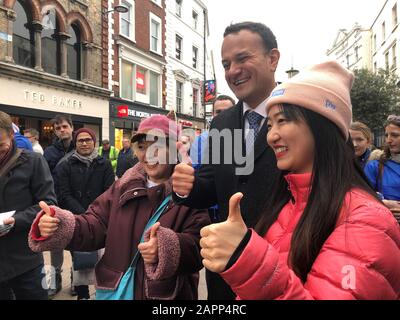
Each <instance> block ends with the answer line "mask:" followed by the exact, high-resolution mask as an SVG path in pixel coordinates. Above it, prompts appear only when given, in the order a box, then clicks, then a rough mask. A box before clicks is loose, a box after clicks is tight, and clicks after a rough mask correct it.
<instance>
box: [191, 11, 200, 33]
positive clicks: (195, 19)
mask: <svg viewBox="0 0 400 320" xmlns="http://www.w3.org/2000/svg"><path fill="white" fill-rule="evenodd" d="M192 17H193V28H194V29H195V30H197V24H198V22H199V15H198V14H197V12H196V11H194V10H193V11H192Z"/></svg>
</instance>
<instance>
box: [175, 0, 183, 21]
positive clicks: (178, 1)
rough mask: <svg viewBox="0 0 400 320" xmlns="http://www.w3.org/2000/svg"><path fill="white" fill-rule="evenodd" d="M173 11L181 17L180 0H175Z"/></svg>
mask: <svg viewBox="0 0 400 320" xmlns="http://www.w3.org/2000/svg"><path fill="white" fill-rule="evenodd" d="M175 5H176V9H175V13H176V15H177V16H178V17H182V0H175Z"/></svg>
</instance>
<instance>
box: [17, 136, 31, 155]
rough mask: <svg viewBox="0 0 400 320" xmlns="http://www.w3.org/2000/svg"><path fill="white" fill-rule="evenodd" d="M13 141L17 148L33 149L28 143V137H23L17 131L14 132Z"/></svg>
mask: <svg viewBox="0 0 400 320" xmlns="http://www.w3.org/2000/svg"><path fill="white" fill-rule="evenodd" d="M14 141H15V145H16V146H17V148H20V149H26V150H29V151H33V149H32V144H31V143H30V141H29V140H28V138H25V137H24V136H23V135H22V134H20V133H19V132H15V133H14Z"/></svg>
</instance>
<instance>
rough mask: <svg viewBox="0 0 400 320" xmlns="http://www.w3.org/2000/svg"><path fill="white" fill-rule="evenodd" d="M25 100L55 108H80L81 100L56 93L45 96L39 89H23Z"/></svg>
mask: <svg viewBox="0 0 400 320" xmlns="http://www.w3.org/2000/svg"><path fill="white" fill-rule="evenodd" d="M24 99H25V101H28V102H31V103H35V104H42V105H44V104H48V103H49V102H50V104H51V105H52V106H53V107H55V108H62V109H74V110H82V101H81V100H78V99H73V98H66V97H60V96H56V95H51V96H46V95H45V94H44V93H42V92H39V91H31V90H24Z"/></svg>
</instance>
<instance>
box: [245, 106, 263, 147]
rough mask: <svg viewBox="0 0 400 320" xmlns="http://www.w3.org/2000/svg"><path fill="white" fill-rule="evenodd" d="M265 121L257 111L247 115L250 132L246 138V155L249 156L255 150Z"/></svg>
mask: <svg viewBox="0 0 400 320" xmlns="http://www.w3.org/2000/svg"><path fill="white" fill-rule="evenodd" d="M263 119H264V117H263V116H262V115H260V114H259V113H257V112H255V111H250V112H249V113H247V121H248V122H249V129H250V130H249V133H248V134H247V136H246V154H249V153H250V152H251V151H252V149H253V146H254V142H255V141H256V139H257V135H258V132H259V131H260V124H261V121H262V120H263Z"/></svg>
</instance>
